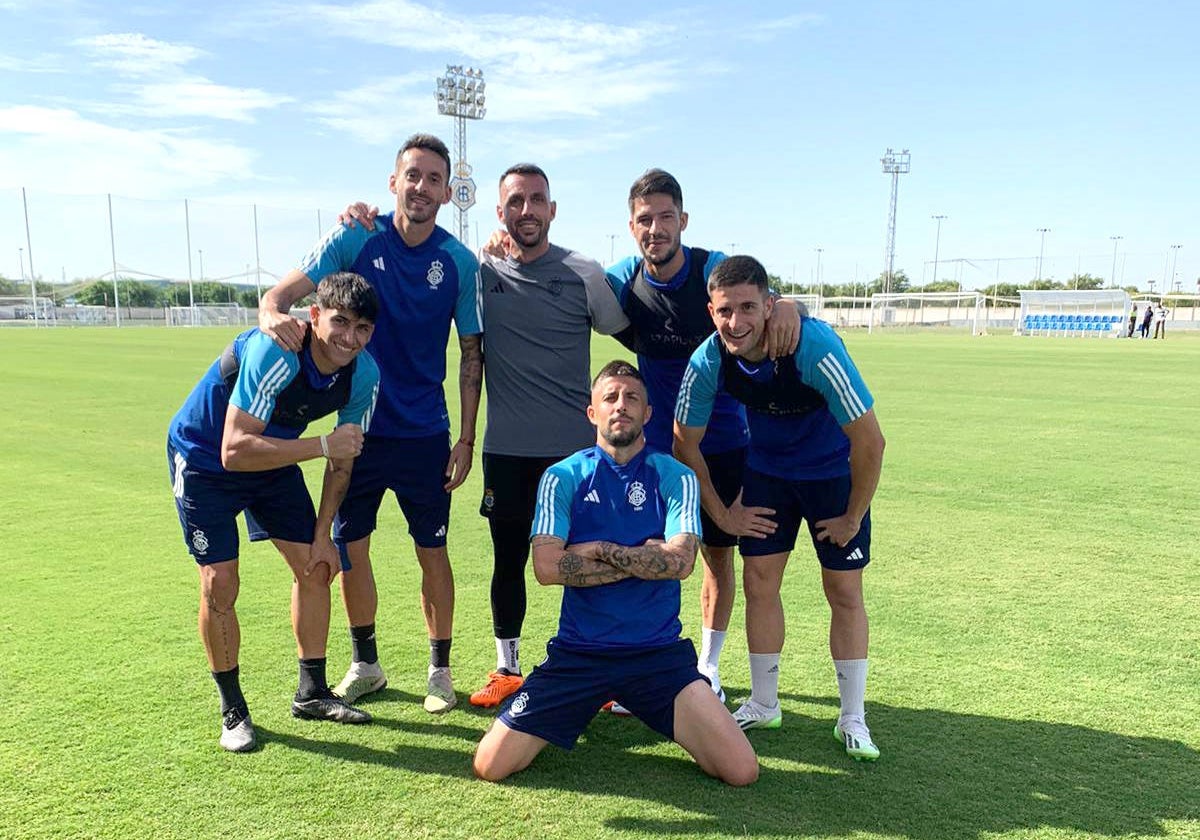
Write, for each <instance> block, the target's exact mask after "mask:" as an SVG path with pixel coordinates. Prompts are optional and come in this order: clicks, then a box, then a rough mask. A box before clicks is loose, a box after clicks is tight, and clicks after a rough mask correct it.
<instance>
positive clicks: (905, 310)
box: [867, 292, 985, 335]
mask: <svg viewBox="0 0 1200 840" xmlns="http://www.w3.org/2000/svg"><path fill="white" fill-rule="evenodd" d="M984 301H985V296H984V295H983V294H982V293H981V292H891V293H887V294H885V293H882V292H881V293H877V294H874V295H871V315H870V319H869V320H868V321H867V331H868V332H874V330H876V329H877V328H884V327H887V328H894V327H958V328H965V327H970V328H971V335H979V333H980V328H981V324H983V323H985V322H984V317H983V311H984Z"/></svg>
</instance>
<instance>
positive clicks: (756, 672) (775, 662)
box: [750, 653, 779, 709]
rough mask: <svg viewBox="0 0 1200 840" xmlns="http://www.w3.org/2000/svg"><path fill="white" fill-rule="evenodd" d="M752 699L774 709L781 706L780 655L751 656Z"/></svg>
mask: <svg viewBox="0 0 1200 840" xmlns="http://www.w3.org/2000/svg"><path fill="white" fill-rule="evenodd" d="M750 699H751V700H752V701H753V702H755V703H758V704H759V705H760V706H766V707H767V708H768V709H773V708H775V707H776V706H778V705H779V654H778V653H752V654H750Z"/></svg>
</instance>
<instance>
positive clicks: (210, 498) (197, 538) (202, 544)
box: [167, 441, 317, 566]
mask: <svg viewBox="0 0 1200 840" xmlns="http://www.w3.org/2000/svg"><path fill="white" fill-rule="evenodd" d="M167 470H168V473H169V476H170V480H171V487H172V489H173V491H174V494H175V510H176V511H177V512H178V513H179V525H180V526H181V527H182V528H183V541H184V543H185V544H186V545H187V547H188V551H189V552H190V553H191V555H192V557H194V558H195V560H196V562H197V563H199V564H200V565H201V566H207V565H209V564H210V563H221V562H224V561H226V560H236V559H237V556H238V529H237V515H238V514H239V513H244V514H245V517H246V530H247V531H248V532H249V535H250V540H251V541H252V542H256V541H258V540H265V539H276V540H286V541H287V542H297V543H311V542H312V541H313V533H314V531H315V530H316V527H317V514H316V511H315V510H314V509H313V503H312V497H311V496H310V495H309V494H308V487H307V486H306V485H305V484H304V474H303V473H301V472H300V468H299V467H297V466H296V465H294V464H293V465H292V466H288V467H281V468H279V469H276V470H264V471H262V472H225V473H213V472H207V471H203V470H194V469H192V468H191V467H189V466H188V465H187V462H186V461H184V460H183V456H181V455H180V454H179V453H178V452H176V451H175V447H173V446H172V445H171V444H170V442H169V441H168V443H167Z"/></svg>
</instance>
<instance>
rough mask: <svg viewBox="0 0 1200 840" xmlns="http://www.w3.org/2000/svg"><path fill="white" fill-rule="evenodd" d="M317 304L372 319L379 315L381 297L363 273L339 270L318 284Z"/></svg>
mask: <svg viewBox="0 0 1200 840" xmlns="http://www.w3.org/2000/svg"><path fill="white" fill-rule="evenodd" d="M317 306H318V307H320V308H321V309H337V310H340V311H342V312H350V313H353V314H354V316H355V317H357V318H362V319H363V320H364V321H370V322H371V323H372V324H373V323H375V320H376V319H377V318H378V317H379V297H378V296H377V295H376V294H375V289H374V288H372V287H371V284H370V283H368V282H367V281H366V279H365V278H363V276H362V275H361V274H355V273H353V272H351V271H339V272H337V273H335V274H330V275H329V276H328V277H326V278H325V279H324V280H322V281H321V282H320V283H318V284H317Z"/></svg>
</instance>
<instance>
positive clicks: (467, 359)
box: [458, 335, 483, 392]
mask: <svg viewBox="0 0 1200 840" xmlns="http://www.w3.org/2000/svg"><path fill="white" fill-rule="evenodd" d="M458 344H459V350H460V351H461V353H462V358H461V359H460V361H459V366H458V383H459V387H460V388H463V389H464V390H468V391H474V392H478V391H479V390H480V388H481V387H482V385H483V350H482V349H481V342H480V339H479V336H477V335H468V336H464V337H463V338H461V339H459V342H458Z"/></svg>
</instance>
